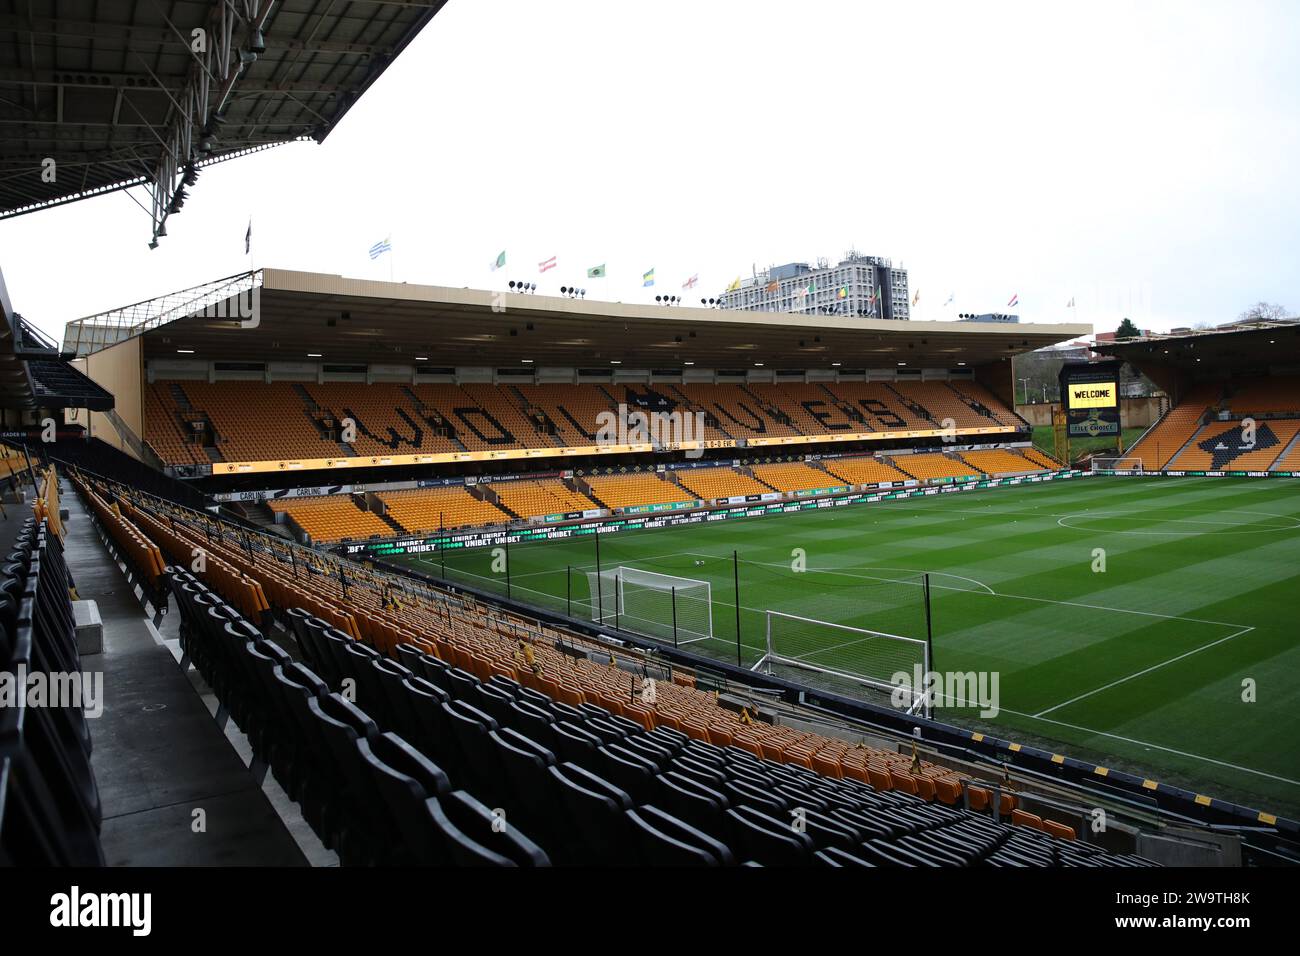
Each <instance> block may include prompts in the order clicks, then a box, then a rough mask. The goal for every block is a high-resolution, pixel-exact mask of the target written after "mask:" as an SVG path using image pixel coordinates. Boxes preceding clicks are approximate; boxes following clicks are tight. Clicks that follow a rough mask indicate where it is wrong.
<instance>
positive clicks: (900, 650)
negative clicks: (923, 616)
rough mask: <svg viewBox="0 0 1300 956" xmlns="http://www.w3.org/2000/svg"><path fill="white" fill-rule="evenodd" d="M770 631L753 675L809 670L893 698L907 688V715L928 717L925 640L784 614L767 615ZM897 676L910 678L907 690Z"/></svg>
mask: <svg viewBox="0 0 1300 956" xmlns="http://www.w3.org/2000/svg"><path fill="white" fill-rule="evenodd" d="M766 630H767V652H766V653H765V654H764V655H763V658H762V659H761V660H760V661H759V662H758V664H757V665H755V667H754V670H763V671H765V672H766V673H768V674H771V673H773V669H774V667H780V668H794V669H796V670H799V671H805V672H808V671H811V672H815V673H817V674H822V675H827V676H830V677H834V678H839V679H840V680H842V681H848V682H850V683H853V684H860V685H864V686H866V687H871V688H874V689H876V690H878V691H882V692H884V693H889V694H893V692H894V690H895V688H896V687H898V686H903V687H904V690H903V691H902V696H903V699H904V703H905V706H906V709H907V711H908V713H925V714H927V715H928V712H929V710H928V707H927V706H926V701H925V700H924V697H923V695H922V693H921V691H922V690H923V689H924V676H925V675H926V674H928V673H929V672H930V645H929V643H928V642H927V641H924V640H921V639H919V638H914V637H899V636H898V635H897V634H886V633H884V632H883V631H872V630H868V629H866V628H862V627H849V626H848V625H847V624H832V623H831V622H830V621H818V620H815V619H813V618H809V617H799V616H798V615H795V614H785V613H783V612H781V611H768V612H767V628H766ZM918 667H919V670H918ZM899 673H903V674H906V675H907V679H908V683H907V684H906V685H900V684H899V683H896V682H895V680H894V678H895V675H897V674H899ZM805 676H806V675H805ZM918 678H920V680H918Z"/></svg>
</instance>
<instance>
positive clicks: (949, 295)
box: [944, 292, 957, 305]
mask: <svg viewBox="0 0 1300 956" xmlns="http://www.w3.org/2000/svg"><path fill="white" fill-rule="evenodd" d="M955 298H957V293H956V292H949V293H948V301H947V302H945V303H944V305H952V300H953V299H955Z"/></svg>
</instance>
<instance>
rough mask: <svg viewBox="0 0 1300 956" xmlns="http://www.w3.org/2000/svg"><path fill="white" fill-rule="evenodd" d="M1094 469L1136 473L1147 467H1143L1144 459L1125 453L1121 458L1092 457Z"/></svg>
mask: <svg viewBox="0 0 1300 956" xmlns="http://www.w3.org/2000/svg"><path fill="white" fill-rule="evenodd" d="M1092 470H1093V471H1127V472H1132V473H1134V474H1142V473H1143V472H1145V470H1146V469H1145V468H1143V467H1142V459H1141V458H1139V457H1137V456H1134V455H1124V456H1121V457H1119V458H1094V459H1092Z"/></svg>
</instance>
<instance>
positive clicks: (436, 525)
mask: <svg viewBox="0 0 1300 956" xmlns="http://www.w3.org/2000/svg"><path fill="white" fill-rule="evenodd" d="M377 497H378V498H379V500H380V501H382V502H383V503H384V508H385V513H386V514H387V515H388V517H390V518H391V519H393V520H394V521H396V522H397V523H398V524H400V525H401V526H402V527H403V528H405V529H406V530H407V531H412V532H416V533H424V532H429V531H438V530H439V529H441V528H460V527H467V526H473V525H489V524H501V523H503V522H505V521H509V520H510V516H509V515H508V514H506V513H505V512H504V511H502V510H501V509H500V508H498V507H497V506H496V505H494V504H492V503H491V502H490V501H484V500H482V499H481V498H475V497H474V496H473V495H472V494H470V492H469V489H467V488H466V487H465V486H464V485H447V486H445V487H439V488H414V489H410V490H407V491H381V492H378V494H377Z"/></svg>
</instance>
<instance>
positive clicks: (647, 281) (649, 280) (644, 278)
mask: <svg viewBox="0 0 1300 956" xmlns="http://www.w3.org/2000/svg"><path fill="white" fill-rule="evenodd" d="M654 284H655V270H654V267H653V266H652V267H651V268H650V271H649V272H644V273H642V274H641V285H642V287H646V286H652V285H654Z"/></svg>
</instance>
